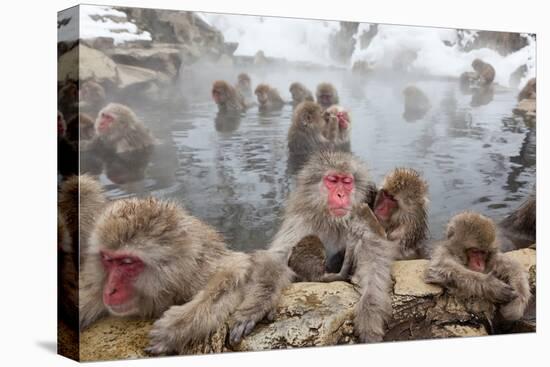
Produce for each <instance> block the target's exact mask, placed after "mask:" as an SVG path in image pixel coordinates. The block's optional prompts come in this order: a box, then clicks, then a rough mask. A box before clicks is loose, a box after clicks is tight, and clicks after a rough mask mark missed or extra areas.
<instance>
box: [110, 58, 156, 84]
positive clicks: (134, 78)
mask: <svg viewBox="0 0 550 367" xmlns="http://www.w3.org/2000/svg"><path fill="white" fill-rule="evenodd" d="M117 73H118V80H119V84H118V87H119V88H120V89H125V88H128V87H130V86H133V85H135V84H144V83H149V82H152V81H155V80H157V78H158V74H159V73H157V72H156V71H154V70H150V69H145V68H140V67H137V66H130V65H122V64H119V65H117Z"/></svg>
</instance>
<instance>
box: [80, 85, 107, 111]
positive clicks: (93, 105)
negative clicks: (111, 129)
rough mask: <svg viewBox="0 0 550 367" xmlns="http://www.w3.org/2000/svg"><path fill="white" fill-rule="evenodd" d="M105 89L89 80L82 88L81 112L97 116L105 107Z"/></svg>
mask: <svg viewBox="0 0 550 367" xmlns="http://www.w3.org/2000/svg"><path fill="white" fill-rule="evenodd" d="M105 100H106V98H105V89H104V88H103V87H102V86H101V84H99V83H97V82H95V81H93V80H88V81H86V82H84V83H83V84H82V86H81V87H80V103H79V107H80V111H81V112H84V113H89V114H91V115H92V116H95V115H96V114H97V113H98V112H99V110H100V109H101V108H102V107H103V106H105Z"/></svg>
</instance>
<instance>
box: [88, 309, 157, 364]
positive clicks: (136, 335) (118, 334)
mask: <svg viewBox="0 0 550 367" xmlns="http://www.w3.org/2000/svg"><path fill="white" fill-rule="evenodd" d="M151 325H152V321H147V320H130V319H122V318H116V317H108V318H106V319H103V320H101V321H100V322H97V323H95V324H93V325H92V326H90V327H89V328H88V329H86V330H85V331H84V332H82V333H81V334H80V360H81V361H83V362H85V361H104V360H112V359H128V358H140V357H145V356H146V354H145V352H143V350H144V348H145V347H147V345H148V343H149V339H148V336H149V330H150V329H151Z"/></svg>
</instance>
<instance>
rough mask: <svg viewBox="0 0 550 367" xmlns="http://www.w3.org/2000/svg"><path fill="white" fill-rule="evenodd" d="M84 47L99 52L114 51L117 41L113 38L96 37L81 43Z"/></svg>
mask: <svg viewBox="0 0 550 367" xmlns="http://www.w3.org/2000/svg"><path fill="white" fill-rule="evenodd" d="M81 42H82V43H83V44H84V45H86V46H88V47H91V48H95V49H98V50H106V49H112V48H113V47H115V40H114V39H113V38H112V37H96V38H89V39H85V40H82V41H81Z"/></svg>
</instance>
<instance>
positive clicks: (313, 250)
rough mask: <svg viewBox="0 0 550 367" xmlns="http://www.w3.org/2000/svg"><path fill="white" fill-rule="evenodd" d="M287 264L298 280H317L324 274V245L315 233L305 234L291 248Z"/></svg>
mask: <svg viewBox="0 0 550 367" xmlns="http://www.w3.org/2000/svg"><path fill="white" fill-rule="evenodd" d="M288 266H289V267H290V268H291V269H292V270H293V271H294V273H295V274H296V277H295V280H296V281H298V282H315V281H319V280H320V279H322V278H323V275H324V274H325V268H326V256H325V245H323V242H321V240H320V239H319V237H317V236H315V235H309V236H305V237H304V238H302V239H301V240H300V241H299V242H298V243H297V244H296V245H295V246H294V247H293V248H292V251H291V253H290V257H289V258H288Z"/></svg>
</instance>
